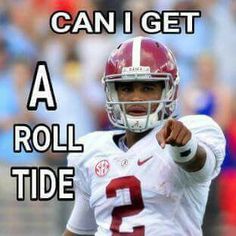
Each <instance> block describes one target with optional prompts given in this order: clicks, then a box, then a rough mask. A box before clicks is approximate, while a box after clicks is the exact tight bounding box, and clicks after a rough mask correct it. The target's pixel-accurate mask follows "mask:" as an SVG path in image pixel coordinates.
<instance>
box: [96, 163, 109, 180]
mask: <svg viewBox="0 0 236 236" xmlns="http://www.w3.org/2000/svg"><path fill="white" fill-rule="evenodd" d="M109 169H110V164H109V162H108V161H107V160H102V161H99V162H98V163H97V164H96V166H95V173H96V175H97V176H99V177H103V176H105V175H106V174H107V173H108V171H109Z"/></svg>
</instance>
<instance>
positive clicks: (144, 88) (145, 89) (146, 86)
mask: <svg viewBox="0 0 236 236" xmlns="http://www.w3.org/2000/svg"><path fill="white" fill-rule="evenodd" d="M154 89H155V86H153V85H145V86H143V91H144V92H148V91H153V90H154Z"/></svg>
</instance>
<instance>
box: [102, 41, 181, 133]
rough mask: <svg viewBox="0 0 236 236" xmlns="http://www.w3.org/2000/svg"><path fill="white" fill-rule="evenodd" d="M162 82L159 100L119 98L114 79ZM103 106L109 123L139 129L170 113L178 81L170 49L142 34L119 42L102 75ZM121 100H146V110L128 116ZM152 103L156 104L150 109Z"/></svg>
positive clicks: (147, 126) (158, 121) (168, 115)
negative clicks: (152, 109)
mask: <svg viewBox="0 0 236 236" xmlns="http://www.w3.org/2000/svg"><path fill="white" fill-rule="evenodd" d="M146 81H156V82H162V83H163V84H164V88H163V90H162V96H161V99H160V100H154V101H119V99H118V95H117V91H116V86H115V83H116V82H146ZM103 82H104V84H105V92H106V110H107V113H108V117H109V120H110V121H111V123H112V124H113V125H114V126H116V127H119V128H124V129H128V130H130V131H132V132H136V133H141V132H144V131H146V130H148V129H151V128H153V127H155V126H157V125H159V124H160V123H161V122H163V120H164V119H166V118H168V117H170V116H171V115H172V114H173V111H174V110H175V106H176V99H177V90H178V84H179V77H178V69H177V65H176V60H175V58H174V56H173V54H172V52H171V51H170V50H169V49H168V48H167V47H166V46H164V45H163V44H161V43H159V42H157V41H155V40H153V39H150V38H146V37H136V38H133V39H130V40H127V41H125V42H123V43H122V44H120V45H119V46H118V47H117V48H116V49H115V50H114V51H113V52H112V53H111V55H110V57H109V58H108V60H107V63H106V67H105V74H104V77H103ZM125 104H147V114H146V115H142V116H131V115H129V114H127V113H126V111H125ZM152 104H158V106H157V108H156V110H155V111H154V112H153V111H151V106H152Z"/></svg>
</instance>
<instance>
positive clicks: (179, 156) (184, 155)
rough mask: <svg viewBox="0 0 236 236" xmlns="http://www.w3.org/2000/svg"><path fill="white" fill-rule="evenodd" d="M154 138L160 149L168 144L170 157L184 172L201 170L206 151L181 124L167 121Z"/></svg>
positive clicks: (175, 121)
mask: <svg viewBox="0 0 236 236" xmlns="http://www.w3.org/2000/svg"><path fill="white" fill-rule="evenodd" d="M156 138H157V141H158V143H159V145H160V146H161V147H162V148H165V146H166V144H170V152H171V156H172V157H173V159H174V161H175V162H176V163H177V164H178V165H179V166H181V167H182V168H183V169H184V170H185V171H188V172H195V171H199V170H201V169H202V168H203V166H204V164H205V162H206V158H207V153H206V150H205V148H204V147H202V146H201V145H199V144H198V142H197V139H196V138H195V137H194V136H193V135H192V133H191V131H190V130H189V129H188V128H187V127H186V126H185V125H184V124H183V123H182V122H180V121H178V120H174V119H170V120H168V121H167V122H166V124H165V125H164V126H163V127H162V129H161V130H160V131H159V132H158V133H157V135H156Z"/></svg>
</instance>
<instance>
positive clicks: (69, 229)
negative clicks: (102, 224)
mask: <svg viewBox="0 0 236 236" xmlns="http://www.w3.org/2000/svg"><path fill="white" fill-rule="evenodd" d="M96 228H97V225H96V221H95V218H94V213H93V210H92V209H91V208H90V206H89V199H88V197H87V196H85V194H84V193H83V192H82V191H81V190H80V188H79V187H78V186H75V203H74V208H73V210H72V212H71V215H70V218H69V220H68V222H67V225H66V229H65V232H64V234H63V236H75V235H81V236H85V235H86V236H87V235H88V236H92V235H94V233H95V231H96Z"/></svg>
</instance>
